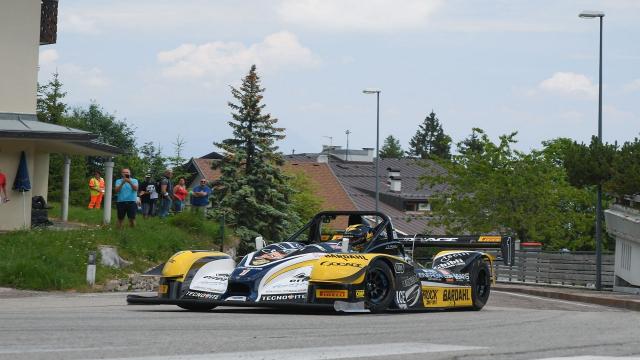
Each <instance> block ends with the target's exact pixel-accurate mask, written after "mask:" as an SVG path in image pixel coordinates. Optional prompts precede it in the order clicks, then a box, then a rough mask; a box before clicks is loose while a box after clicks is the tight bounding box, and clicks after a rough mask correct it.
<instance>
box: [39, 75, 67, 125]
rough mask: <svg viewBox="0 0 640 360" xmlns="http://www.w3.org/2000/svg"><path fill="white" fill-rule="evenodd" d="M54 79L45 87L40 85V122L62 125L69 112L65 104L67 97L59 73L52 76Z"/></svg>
mask: <svg viewBox="0 0 640 360" xmlns="http://www.w3.org/2000/svg"><path fill="white" fill-rule="evenodd" d="M52 76H53V78H52V79H51V80H49V82H48V83H46V84H45V85H40V84H38V99H37V102H36V109H37V114H38V120H40V121H42V122H47V123H51V124H60V123H62V122H63V117H64V115H65V114H66V112H67V104H65V103H64V102H63V99H64V97H65V96H66V95H67V93H66V92H65V91H62V85H63V84H62V82H61V81H60V76H59V74H58V72H55V73H53V74H52Z"/></svg>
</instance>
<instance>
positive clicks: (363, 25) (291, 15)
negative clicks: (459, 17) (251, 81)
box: [278, 0, 443, 31]
mask: <svg viewBox="0 0 640 360" xmlns="http://www.w3.org/2000/svg"><path fill="white" fill-rule="evenodd" d="M442 3H443V2H442V0H367V1H360V0H284V1H282V2H281V3H280V6H279V7H278V15H279V16H280V18H281V20H282V21H284V22H287V23H291V24H296V25H302V26H308V27H312V28H319V29H328V30H355V31H394V30H404V29H413V28H420V27H423V26H424V25H425V24H426V23H427V21H428V20H429V18H430V16H431V15H432V14H433V13H434V12H435V11H436V10H437V9H438V8H439V7H440V5H441V4H442Z"/></svg>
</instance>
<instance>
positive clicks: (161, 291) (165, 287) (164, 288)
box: [158, 285, 169, 294]
mask: <svg viewBox="0 0 640 360" xmlns="http://www.w3.org/2000/svg"><path fill="white" fill-rule="evenodd" d="M167 292H169V285H159V286H158V294H166V293H167Z"/></svg>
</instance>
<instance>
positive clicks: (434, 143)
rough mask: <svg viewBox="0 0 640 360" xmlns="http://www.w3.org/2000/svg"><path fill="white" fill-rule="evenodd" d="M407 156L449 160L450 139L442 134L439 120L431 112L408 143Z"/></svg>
mask: <svg viewBox="0 0 640 360" xmlns="http://www.w3.org/2000/svg"><path fill="white" fill-rule="evenodd" d="M407 154H408V155H409V156H413V157H418V158H421V159H428V158H431V157H439V158H442V159H450V158H451V137H450V136H449V135H446V134H445V133H444V131H443V130H442V125H441V124H440V120H438V118H437V117H436V114H435V113H434V112H433V111H432V112H431V114H429V116H427V117H426V118H425V119H424V121H423V122H422V124H420V126H419V127H418V131H416V134H415V135H414V136H413V137H412V138H411V140H410V141H409V151H408V152H407Z"/></svg>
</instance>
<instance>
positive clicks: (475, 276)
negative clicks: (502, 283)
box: [469, 258, 491, 310]
mask: <svg viewBox="0 0 640 360" xmlns="http://www.w3.org/2000/svg"><path fill="white" fill-rule="evenodd" d="M469 277H470V278H471V299H472V300H473V305H472V309H473V310H480V309H482V308H483V307H484V306H485V304H486V303H487V300H489V293H490V292H491V268H490V267H489V264H488V263H487V262H486V261H485V260H484V259H482V258H480V259H478V260H476V261H475V262H474V263H473V266H472V267H471V271H470V272H469Z"/></svg>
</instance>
